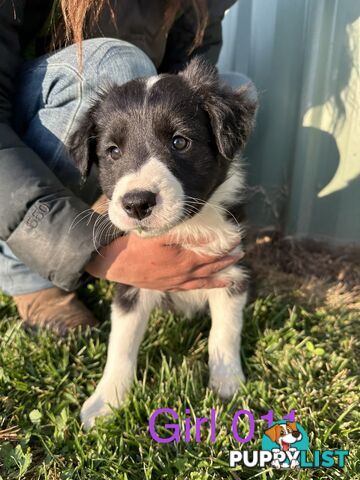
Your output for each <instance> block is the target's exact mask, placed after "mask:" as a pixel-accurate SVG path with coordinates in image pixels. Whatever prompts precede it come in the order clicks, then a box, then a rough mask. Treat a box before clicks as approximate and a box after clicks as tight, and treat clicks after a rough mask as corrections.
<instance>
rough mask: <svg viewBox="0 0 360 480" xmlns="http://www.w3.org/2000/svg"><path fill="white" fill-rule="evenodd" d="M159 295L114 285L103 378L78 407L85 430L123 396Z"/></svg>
mask: <svg viewBox="0 0 360 480" xmlns="http://www.w3.org/2000/svg"><path fill="white" fill-rule="evenodd" d="M159 296H160V294H159V293H157V292H154V291H150V290H138V289H135V288H132V287H128V286H126V285H118V286H117V291H116V294H115V298H114V301H113V304H112V313H111V333H110V339H109V346H108V355H107V361H106V366H105V371H104V374H103V377H102V378H101V380H100V382H99V384H98V386H97V388H96V390H95V392H94V393H93V395H91V397H90V398H88V399H87V400H86V402H85V403H84V405H83V407H82V409H81V420H82V421H83V423H84V427H85V428H86V429H88V428H90V427H91V426H92V425H93V424H94V421H95V418H96V417H99V416H104V415H108V414H109V413H111V407H117V406H119V405H120V404H121V403H122V402H123V400H124V399H125V398H126V394H127V392H128V390H129V388H130V386H131V383H132V380H133V378H134V374H135V371H136V362H137V354H138V350H139V346H140V343H141V340H142V338H143V336H144V333H145V330H146V326H147V323H148V319H149V315H150V313H151V310H152V309H153V308H154V306H155V305H156V303H157V300H158V299H159Z"/></svg>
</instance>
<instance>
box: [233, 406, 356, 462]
mask: <svg viewBox="0 0 360 480" xmlns="http://www.w3.org/2000/svg"><path fill="white" fill-rule="evenodd" d="M261 419H263V420H266V421H267V422H268V428H267V429H266V430H265V432H264V434H263V437H262V444H261V450H259V451H249V450H241V451H240V450H231V451H230V461H229V464H230V467H236V466H239V465H244V466H246V467H267V466H272V467H274V468H276V469H294V468H331V467H335V466H337V467H340V468H343V467H344V465H345V458H346V457H347V456H348V455H349V451H348V450H324V451H320V450H314V451H310V450H309V437H308V435H307V432H306V431H305V430H304V428H303V427H302V426H301V425H300V424H299V423H297V422H296V421H295V410H292V411H291V412H290V414H289V415H287V416H285V417H283V419H282V420H278V421H276V422H274V421H273V412H272V410H270V411H269V412H268V413H267V415H264V416H262V417H261Z"/></svg>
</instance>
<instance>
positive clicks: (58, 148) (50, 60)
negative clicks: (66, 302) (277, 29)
mask: <svg viewBox="0 0 360 480" xmlns="http://www.w3.org/2000/svg"><path fill="white" fill-rule="evenodd" d="M82 65H83V66H82V70H81V72H79V69H78V58H77V49H76V46H74V45H72V46H69V47H67V48H64V49H62V50H59V51H58V52H56V53H53V54H50V55H46V56H43V57H40V58H38V59H36V60H31V61H28V62H25V63H24V65H23V66H22V68H21V70H20V71H19V74H18V78H19V81H18V85H17V91H16V94H15V97H16V103H15V108H14V113H15V118H14V123H15V128H16V130H17V132H18V134H19V135H20V137H21V138H22V139H23V140H24V142H25V143H26V144H27V145H28V146H29V147H31V148H32V149H33V150H34V151H35V152H37V153H38V154H39V155H40V157H41V158H42V159H43V161H44V162H45V163H46V164H47V165H48V166H49V168H51V169H52V170H53V171H54V173H55V174H56V175H57V176H58V177H59V178H60V180H61V181H62V182H63V184H64V185H66V186H67V187H68V188H70V189H71V190H72V191H73V192H74V193H75V194H76V195H78V196H79V197H81V198H82V199H83V200H85V201H86V202H87V203H88V204H89V205H91V204H92V203H93V202H94V201H95V200H96V194H97V193H100V192H99V189H98V185H97V178H96V172H95V173H94V172H92V174H93V175H92V178H91V177H90V180H89V181H88V182H87V183H86V185H87V186H86V188H83V189H81V190H80V188H79V183H80V182H79V180H80V178H79V173H78V171H77V169H76V167H75V166H74V165H73V163H72V161H71V158H69V156H68V154H67V153H66V149H65V148H64V145H66V141H67V139H68V137H69V135H70V134H71V132H72V131H73V129H74V126H76V123H77V120H78V118H79V117H80V116H82V115H83V114H84V112H86V109H87V108H88V107H89V105H90V103H91V100H92V99H93V98H94V97H95V95H96V92H97V91H98V90H99V88H101V87H102V86H103V87H106V85H107V84H109V83H117V84H122V83H125V82H127V81H129V80H131V79H134V78H137V77H148V76H151V75H154V74H156V69H155V67H154V65H153V64H152V62H151V60H150V59H149V58H148V57H147V56H146V55H145V53H143V52H142V51H141V50H139V49H138V48H137V47H135V46H133V45H131V44H129V43H127V42H124V41H122V40H116V39H107V38H95V39H90V40H86V41H84V42H83V64H82ZM223 79H224V81H226V82H227V83H229V84H230V85H231V86H232V87H237V86H239V85H241V84H243V83H246V82H247V81H249V80H248V79H247V77H245V76H244V75H241V74H236V73H232V72H230V73H225V74H224V76H223ZM52 286H53V285H52V284H51V283H50V282H49V281H48V280H46V279H44V278H42V277H40V276H39V275H38V274H37V273H35V272H33V271H31V270H30V269H29V268H28V267H27V266H26V265H24V264H23V263H22V262H21V261H20V260H19V259H17V258H16V257H15V255H14V254H13V253H12V252H11V250H10V249H9V247H8V246H7V245H6V243H5V242H2V241H0V290H3V291H4V292H5V293H7V294H9V295H12V296H13V295H22V294H26V293H31V292H35V291H38V290H42V289H44V288H50V287H52Z"/></svg>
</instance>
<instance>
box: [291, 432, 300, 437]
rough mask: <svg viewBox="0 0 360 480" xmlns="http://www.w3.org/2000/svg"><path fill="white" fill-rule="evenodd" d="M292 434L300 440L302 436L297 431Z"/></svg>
mask: <svg viewBox="0 0 360 480" xmlns="http://www.w3.org/2000/svg"><path fill="white" fill-rule="evenodd" d="M292 434H293V437H295V438H299V437H300V435H301V433H300V432H298V431H297V430H295V431H294V432H292Z"/></svg>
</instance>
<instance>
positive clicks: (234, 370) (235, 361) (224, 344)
mask: <svg viewBox="0 0 360 480" xmlns="http://www.w3.org/2000/svg"><path fill="white" fill-rule="evenodd" d="M233 268H236V267H233ZM208 298H209V305H210V312H211V321H212V325H211V330H210V336H209V369H210V382H209V386H210V387H211V388H212V389H213V390H215V391H216V392H218V393H219V395H220V396H221V397H223V398H229V397H231V396H232V395H233V394H234V393H235V391H236V390H237V389H238V387H239V384H240V383H241V382H244V381H245V376H244V373H243V371H242V367H241V360H240V342H241V330H242V325H243V308H244V306H245V303H246V298H247V294H246V291H243V292H241V290H240V289H223V288H222V289H214V290H210V291H209V296H208Z"/></svg>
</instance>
